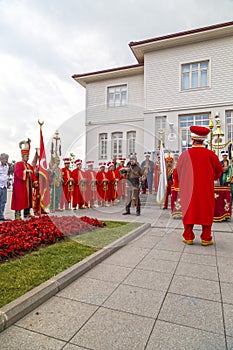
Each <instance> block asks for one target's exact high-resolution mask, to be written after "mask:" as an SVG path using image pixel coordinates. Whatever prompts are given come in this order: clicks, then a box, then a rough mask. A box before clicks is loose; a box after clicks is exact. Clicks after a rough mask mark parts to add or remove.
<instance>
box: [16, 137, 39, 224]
mask: <svg viewBox="0 0 233 350" xmlns="http://www.w3.org/2000/svg"><path fill="white" fill-rule="evenodd" d="M30 142H31V140H29V139H28V140H26V141H21V142H20V143H19V147H20V149H21V156H22V161H19V162H17V163H15V166H14V184H13V192H12V201H11V209H12V210H15V219H16V220H21V210H23V211H24V218H30V217H31V214H30V209H31V208H32V189H33V187H38V180H37V179H36V177H35V175H34V170H33V167H32V166H31V165H30V164H29V163H28V159H29V153H30Z"/></svg>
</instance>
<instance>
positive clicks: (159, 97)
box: [144, 37, 233, 111]
mask: <svg viewBox="0 0 233 350" xmlns="http://www.w3.org/2000/svg"><path fill="white" fill-rule="evenodd" d="M232 47H233V37H227V38H223V39H219V40H211V41H208V42H201V43H195V44H192V45H185V46H181V47H180V46H179V47H174V48H170V49H164V50H159V51H155V52H151V53H147V54H146V55H145V67H144V74H145V105H146V108H145V109H146V111H152V110H154V111H159V110H160V111H163V110H169V109H171V108H172V109H175V108H176V109H182V108H193V107H200V106H204V107H206V106H210V107H211V106H216V105H217V104H226V103H229V101H232V91H233V79H232V76H233V65H232V61H233V50H232ZM207 59H209V60H210V79H211V83H210V88H206V89H200V90H189V91H181V64H184V63H190V62H195V61H202V60H207Z"/></svg>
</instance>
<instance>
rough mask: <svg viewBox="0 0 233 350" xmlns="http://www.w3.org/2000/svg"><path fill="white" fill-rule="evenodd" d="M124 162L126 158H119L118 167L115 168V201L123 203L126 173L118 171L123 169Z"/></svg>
mask: <svg viewBox="0 0 233 350" xmlns="http://www.w3.org/2000/svg"><path fill="white" fill-rule="evenodd" d="M125 161H126V158H119V163H120V165H119V166H118V167H117V168H116V177H117V179H118V180H119V182H118V191H117V199H119V200H120V199H121V200H123V201H124V200H125V199H126V173H124V172H121V171H120V170H121V169H123V168H124V166H125Z"/></svg>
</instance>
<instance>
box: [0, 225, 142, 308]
mask: <svg viewBox="0 0 233 350" xmlns="http://www.w3.org/2000/svg"><path fill="white" fill-rule="evenodd" d="M104 222H105V224H106V226H105V227H104V228H98V229H96V230H94V231H91V232H87V233H85V234H82V235H78V236H76V237H72V238H67V239H65V240H62V241H60V242H57V243H55V244H53V245H50V246H48V247H45V248H43V249H39V250H38V251H34V252H31V253H30V254H26V255H25V256H23V257H21V258H20V259H17V260H14V261H8V262H5V263H4V264H0V307H2V306H4V305H6V304H8V303H10V302H11V301H13V300H15V299H17V298H18V297H20V296H21V295H23V294H25V293H26V292H28V291H30V290H32V289H33V288H35V287H36V286H38V285H40V284H41V283H43V282H45V281H47V280H49V279H50V278H52V277H54V276H56V275H57V274H59V273H60V272H62V271H64V270H66V269H67V268H69V267H71V266H72V265H74V264H76V263H78V262H79V261H81V260H83V259H85V258H86V257H88V256H89V255H91V254H93V253H95V252H96V251H98V250H100V249H101V248H103V247H105V246H106V245H108V244H110V243H112V242H114V241H116V240H117V239H119V238H120V237H123V236H125V235H126V234H127V233H129V232H131V231H132V230H134V229H136V228H137V227H139V226H141V225H142V224H141V223H125V222H116V221H114V222H111V221H104Z"/></svg>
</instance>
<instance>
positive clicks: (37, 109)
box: [0, 0, 233, 160]
mask: <svg viewBox="0 0 233 350" xmlns="http://www.w3.org/2000/svg"><path fill="white" fill-rule="evenodd" d="M232 14H233V0H204V1H203V0H118V1H115V0H98V1H94V0H0V77H1V84H0V121H1V123H0V130H1V135H0V153H2V152H6V153H8V154H9V155H10V160H12V159H15V160H19V159H20V151H19V148H18V143H19V141H21V140H23V139H25V138H27V137H29V138H30V139H31V140H32V152H31V154H32V155H33V153H34V151H33V150H34V149H35V147H38V146H39V126H38V123H37V120H38V119H39V118H40V119H43V120H44V122H45V124H44V127H43V133H44V139H45V143H46V144H47V143H48V142H49V139H50V137H51V136H52V135H53V134H54V132H55V131H56V129H59V130H60V133H61V138H62V140H63V141H65V142H63V141H62V142H63V143H64V144H65V143H66V141H67V138H68V139H69V138H70V135H69V130H70V129H72V130H73V132H75V140H73V139H71V141H70V143H71V144H74V148H75V149H73V152H74V153H75V155H76V156H77V157H80V156H81V157H83V155H84V147H83V134H84V131H85V130H84V108H85V89H84V88H83V87H81V86H79V85H78V84H77V83H76V82H75V81H74V80H73V79H72V77H71V76H72V75H73V74H79V73H86V72H91V71H96V70H101V69H108V68H113V67H117V66H124V65H129V64H135V63H137V62H136V60H135V58H134V56H133V54H132V52H131V51H130V49H129V47H128V44H129V42H130V41H137V40H144V39H148V38H153V37H157V36H160V35H166V34H171V33H175V32H179V31H184V30H189V29H194V28H199V27H203V26H208V25H212V24H217V23H223V22H228V21H232ZM67 130H68V131H67ZM73 137H74V136H72V138H73ZM74 141H77V142H76V143H75V142H74ZM65 152H66V150H64V149H63V153H65ZM47 157H48V158H49V156H47Z"/></svg>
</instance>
